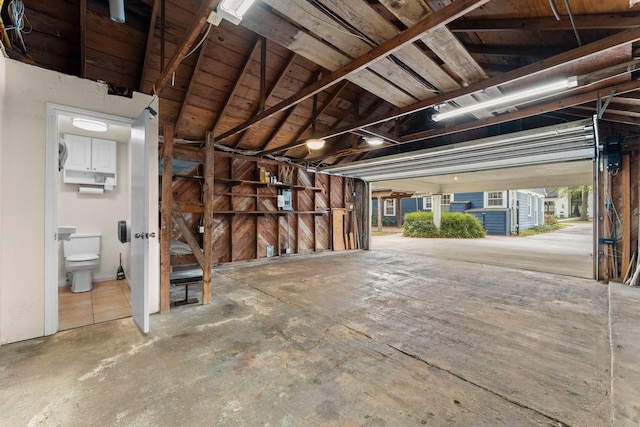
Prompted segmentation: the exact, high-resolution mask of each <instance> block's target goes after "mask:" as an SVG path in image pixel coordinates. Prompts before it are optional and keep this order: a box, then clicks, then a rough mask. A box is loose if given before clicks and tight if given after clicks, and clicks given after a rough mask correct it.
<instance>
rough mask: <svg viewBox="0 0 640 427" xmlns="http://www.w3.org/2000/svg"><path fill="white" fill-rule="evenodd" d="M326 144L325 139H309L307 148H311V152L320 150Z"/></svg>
mask: <svg viewBox="0 0 640 427" xmlns="http://www.w3.org/2000/svg"><path fill="white" fill-rule="evenodd" d="M324 142H325V141H324V139H319V138H312V139H307V147H309V149H310V150H319V149H321V148H322V147H324Z"/></svg>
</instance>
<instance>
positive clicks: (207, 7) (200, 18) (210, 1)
mask: <svg viewBox="0 0 640 427" xmlns="http://www.w3.org/2000/svg"><path fill="white" fill-rule="evenodd" d="M217 4H218V0H207V1H206V2H204V3H203V4H202V6H201V7H200V9H199V10H198V12H197V13H196V15H195V16H196V19H195V21H194V22H193V23H192V24H191V27H190V28H189V29H188V30H187V35H186V36H185V38H184V39H183V40H182V42H181V43H180V44H179V45H178V49H177V50H176V52H175V54H174V55H173V58H171V61H169V64H167V67H166V68H165V69H164V70H162V72H161V73H160V77H158V79H157V80H156V83H155V85H154V88H153V90H154V92H155V93H156V94H159V93H160V92H162V89H164V88H165V86H166V85H167V83H169V81H170V80H171V76H172V75H173V73H174V72H175V71H176V70H177V69H178V66H179V65H180V63H181V62H182V60H183V59H184V57H185V55H186V54H187V53H188V52H189V49H191V46H193V43H194V42H195V41H196V38H197V37H198V35H199V34H200V33H201V32H202V29H203V28H204V26H205V25H206V24H207V18H209V14H210V13H211V11H212V10H213V9H214V8H215V7H216V6H217Z"/></svg>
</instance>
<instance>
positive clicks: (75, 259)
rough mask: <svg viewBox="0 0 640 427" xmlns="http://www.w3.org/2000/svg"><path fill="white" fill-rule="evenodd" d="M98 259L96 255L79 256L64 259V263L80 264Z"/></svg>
mask: <svg viewBox="0 0 640 427" xmlns="http://www.w3.org/2000/svg"><path fill="white" fill-rule="evenodd" d="M96 259H98V255H96V254H81V255H71V256H68V257H66V258H65V261H70V262H81V261H93V260H96Z"/></svg>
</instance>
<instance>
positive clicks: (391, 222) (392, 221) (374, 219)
mask: <svg viewBox="0 0 640 427" xmlns="http://www.w3.org/2000/svg"><path fill="white" fill-rule="evenodd" d="M382 225H383V226H385V227H393V226H395V225H396V218H395V217H390V216H383V217H382ZM371 226H372V227H377V226H378V215H372V216H371Z"/></svg>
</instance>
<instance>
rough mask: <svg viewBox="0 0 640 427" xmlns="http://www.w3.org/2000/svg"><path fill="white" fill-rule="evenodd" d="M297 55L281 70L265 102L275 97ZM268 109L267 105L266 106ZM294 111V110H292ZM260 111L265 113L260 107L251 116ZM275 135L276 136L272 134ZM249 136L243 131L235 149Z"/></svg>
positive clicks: (290, 57)
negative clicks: (274, 93)
mask: <svg viewBox="0 0 640 427" xmlns="http://www.w3.org/2000/svg"><path fill="white" fill-rule="evenodd" d="M296 56H297V55H296V54H295V53H292V54H291V55H290V56H289V59H288V60H287V62H286V63H285V64H284V66H283V67H281V68H280V71H279V72H278V76H277V77H276V78H275V80H274V81H273V83H271V87H270V88H269V90H268V91H267V97H266V100H265V103H266V101H268V100H269V98H271V95H273V92H274V91H275V90H276V88H277V87H278V86H279V85H280V83H282V81H283V80H284V78H285V76H286V75H287V70H289V67H291V65H292V64H293V61H294V59H295V58H296ZM265 107H266V105H265ZM292 110H293V109H292ZM260 111H264V108H263V109H262V110H261V108H260V106H258V108H256V109H255V110H254V111H253V112H252V113H251V115H255V114H258V113H260ZM289 116H290V114H288V115H287V117H289ZM272 135H274V134H272ZM246 136H247V131H246V130H245V131H243V132H242V133H241V135H240V138H239V139H238V141H237V142H236V144H235V147H236V148H237V147H240V146H241V145H242V142H243V141H244V139H245V137H246ZM266 141H267V143H268V141H270V139H269V138H267V139H266ZM267 143H265V144H267ZM264 147H265V145H263V147H262V148H263V149H264Z"/></svg>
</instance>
